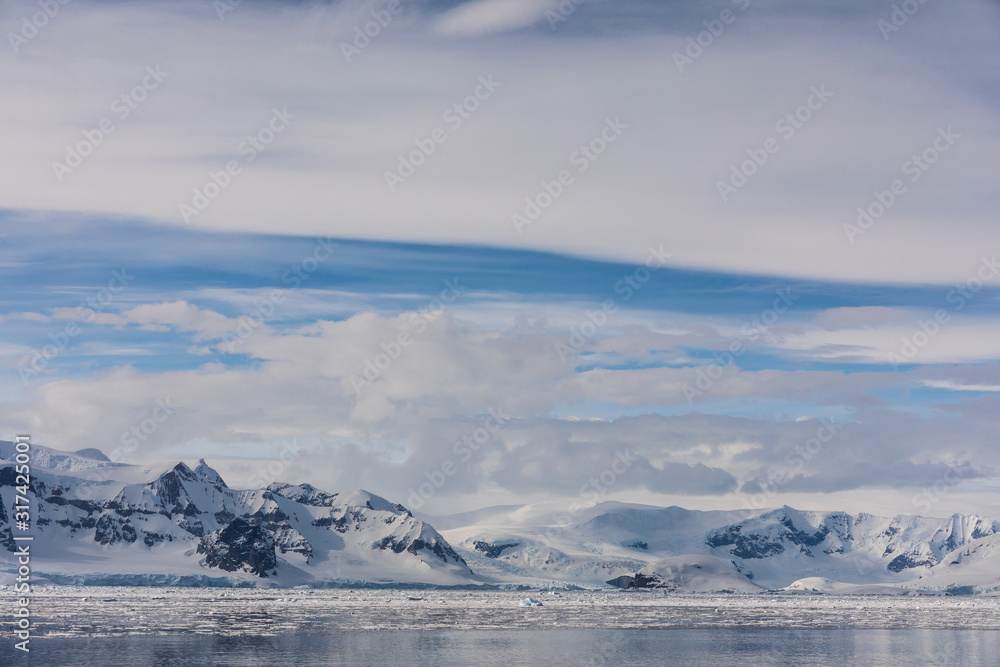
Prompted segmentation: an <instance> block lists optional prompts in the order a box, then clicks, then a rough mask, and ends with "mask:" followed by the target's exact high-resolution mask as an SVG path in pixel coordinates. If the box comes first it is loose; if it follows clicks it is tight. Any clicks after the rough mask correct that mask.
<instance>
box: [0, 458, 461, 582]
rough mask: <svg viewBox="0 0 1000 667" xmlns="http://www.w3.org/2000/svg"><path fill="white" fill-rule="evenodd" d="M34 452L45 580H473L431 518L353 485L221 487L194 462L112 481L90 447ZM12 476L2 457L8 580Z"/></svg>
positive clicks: (34, 500)
mask: <svg viewBox="0 0 1000 667" xmlns="http://www.w3.org/2000/svg"><path fill="white" fill-rule="evenodd" d="M40 449H41V448H33V451H32V454H33V461H32V463H33V464H34V466H35V467H33V469H32V478H31V483H30V486H29V490H28V497H29V502H30V506H31V508H32V513H33V521H32V531H31V534H33V535H34V541H33V542H32V552H33V554H34V557H33V560H32V566H33V568H34V570H35V575H36V577H42V578H45V579H48V580H49V581H53V582H56V583H58V582H80V583H98V582H122V583H129V582H133V583H145V582H149V581H162V582H177V583H196V584H204V583H212V582H213V581H212V580H215V583H219V584H235V583H240V582H244V583H245V582H254V583H266V584H272V583H273V584H277V585H297V584H316V583H323V582H345V583H348V582H361V581H366V582H372V583H377V582H386V583H426V584H437V585H458V584H470V583H472V584H474V583H479V582H480V580H478V579H477V578H476V577H475V575H473V573H472V571H471V570H470V569H469V567H468V565H467V564H466V563H465V562H464V561H463V560H462V558H461V556H459V555H458V554H457V553H456V552H455V551H454V550H453V549H452V548H451V546H450V545H449V544H448V542H447V541H446V540H445V539H444V538H443V537H442V536H441V535H440V534H439V533H438V532H437V531H436V530H434V528H433V527H431V526H430V525H429V524H427V523H425V522H424V521H421V520H419V519H416V518H414V517H413V515H412V514H411V513H410V512H409V510H407V509H406V508H405V507H403V506H402V505H394V504H392V503H390V502H389V501H387V500H385V499H383V498H380V497H378V496H375V495H372V494H370V493H368V492H365V491H355V492H352V493H347V494H336V493H325V492H323V491H320V490H318V489H316V488H313V487H312V486H310V485H308V484H301V485H297V486H293V485H290V484H271V485H270V486H269V487H267V488H265V489H253V490H237V489H231V488H229V487H228V486H227V485H226V483H225V481H223V479H222V477H221V476H220V475H219V474H218V473H217V472H216V471H215V470H213V469H212V468H211V467H209V466H208V465H207V464H206V463H205V462H204V461H201V462H200V463H199V465H198V466H197V467H195V468H194V469H191V468H190V467H188V466H187V465H185V464H184V463H178V464H176V465H175V466H174V467H172V468H170V469H169V470H167V471H166V472H164V473H162V474H160V475H159V476H157V477H155V478H154V479H152V480H150V481H148V482H146V483H130V482H122V481H117V480H115V479H112V478H108V477H107V476H105V475H101V474H95V473H94V471H95V470H96V469H99V468H103V467H106V466H102V465H99V464H101V463H103V462H105V461H106V459H103V455H101V454H100V453H99V452H96V453H94V452H84V453H79V452H78V453H77V454H75V455H66V456H65V457H60V456H54V455H52V454H51V452H43V453H42V455H40V456H38V457H37V458H34V455H35V454H36V453H38V451H39V450H40ZM88 456H92V457H94V458H90V459H88V460H89V461H90V462H91V463H92V464H93V465H91V464H90V463H87V462H86V461H84V460H83V459H87V458H88ZM102 459H103V461H102ZM42 462H44V463H45V464H49V463H52V464H53V466H54V468H55V469H54V470H51V469H50V470H46V469H45V468H43V467H42ZM67 470H72V473H67V472H65V471H67ZM134 474H135V473H134V471H129V474H127V475H126V477H128V476H130V475H133V476H134ZM15 484H16V474H15V469H14V466H13V465H12V464H11V463H10V462H3V463H0V498H2V504H0V547H2V548H3V549H4V550H3V551H0V555H3V554H6V555H7V556H8V558H7V560H6V563H4V567H3V568H2V569H3V571H5V572H7V573H8V574H7V577H8V578H9V577H11V576H13V575H12V574H10V573H12V572H14V570H15V569H16V568H15V567H14V560H13V558H11V557H10V554H9V553H7V552H11V551H13V550H14V541H13V539H12V526H11V519H12V516H11V512H10V508H12V507H13V506H14V494H15Z"/></svg>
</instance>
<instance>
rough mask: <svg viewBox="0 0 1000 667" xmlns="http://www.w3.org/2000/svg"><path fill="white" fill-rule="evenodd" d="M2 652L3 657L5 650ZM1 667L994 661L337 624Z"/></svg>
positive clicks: (982, 640) (683, 636) (929, 638)
mask: <svg viewBox="0 0 1000 667" xmlns="http://www.w3.org/2000/svg"><path fill="white" fill-rule="evenodd" d="M5 649H6V650H4V654H5V655H6V656H10V655H11V653H10V652H9V649H7V647H5ZM13 657H14V659H13V660H12V661H11V662H9V663H7V661H6V660H4V661H3V662H4V663H5V664H19V665H20V664H24V665H44V666H45V667H53V666H56V665H59V666H62V665H66V666H69V665H73V666H76V665H81V666H83V665H101V666H103V667H118V666H122V667H124V666H129V667H132V666H134V665H140V666H142V667H160V666H163V667H166V666H168V665H169V666H171V667H173V666H179V665H184V666H188V665H190V666H198V665H213V666H214V665H219V666H224V665H225V666H230V665H231V666H234V667H235V666H238V665H239V666H244V665H246V666H250V665H253V666H257V665H261V666H263V665H289V666H303V667H304V666H309V665H316V666H319V665H352V666H353V665H379V666H390V665H435V666H438V665H442V666H443V665H463V666H464V665H581V666H587V665H695V666H697V665H706V666H709V665H710V666H711V667H727V666H729V665H733V666H736V665H739V666H740V667H745V666H746V665H783V666H784V665H866V666H879V665H887V666H888V665H892V666H894V667H895V666H899V665H956V666H958V665H962V666H970V667H971V666H975V665H998V664H1000V632H998V631H995V630H940V629H932V630H928V629H923V630H861V629H830V630H792V629H789V630H767V629H764V630H762V629H739V628H731V629H697V630H682V629H677V630H618V629H616V630H603V629H557V628H554V629H546V630H503V629H495V630H402V631H399V630H397V631H377V630H375V631H372V630H367V631H365V630H346V631H345V630H340V629H332V630H331V631H330V632H326V633H313V632H310V633H298V632H292V633H286V634H282V635H278V636H273V637H252V636H242V637H219V636H204V635H173V636H156V635H153V636H149V635H146V636H141V635H126V636H119V637H73V638H65V637H55V638H38V639H37V640H34V641H32V651H31V653H30V655H27V656H25V655H21V656H13Z"/></svg>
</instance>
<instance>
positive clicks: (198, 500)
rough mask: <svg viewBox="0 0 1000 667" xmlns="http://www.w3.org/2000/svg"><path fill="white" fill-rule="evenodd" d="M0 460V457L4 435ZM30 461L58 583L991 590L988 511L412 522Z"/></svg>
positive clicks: (313, 501)
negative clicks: (985, 513) (930, 514)
mask: <svg viewBox="0 0 1000 667" xmlns="http://www.w3.org/2000/svg"><path fill="white" fill-rule="evenodd" d="M0 455H3V456H4V458H7V459H10V458H12V456H13V448H12V447H11V446H10V445H9V443H0ZM32 456H33V460H32V465H33V469H32V482H31V485H30V489H29V497H30V502H31V506H32V511H33V512H34V515H33V516H34V521H33V526H32V528H33V531H32V532H33V534H34V535H35V541H34V542H33V552H34V554H35V556H34V558H33V561H32V565H33V567H34V568H35V573H36V575H37V576H41V577H43V578H46V579H48V580H49V581H53V582H57V583H58V582H66V583H73V582H88V583H98V582H106V583H147V582H162V583H168V582H174V583H191V584H206V583H216V584H228V585H231V584H255V585H285V586H288V585H298V584H309V585H324V584H328V583H358V582H370V583H386V584H391V583H422V584H433V585H477V584H497V585H527V586H560V587H564V586H587V587H607V586H619V587H622V588H630V589H636V588H659V589H665V590H671V591H686V592H696V591H721V590H729V591H740V592H751V591H763V590H768V589H778V588H785V589H788V590H791V591H796V590H797V591H823V590H826V591H845V590H851V591H873V590H883V587H894V588H893V590H898V589H900V588H903V589H924V590H939V591H943V590H951V591H961V592H972V591H977V592H983V591H1000V522H997V521H993V520H990V519H986V518H984V517H981V516H978V515H975V514H972V515H957V514H956V515H954V516H952V517H950V518H947V519H934V518H927V517H920V516H910V515H900V516H895V517H877V516H873V515H870V514H857V515H850V514H845V513H843V512H804V511H799V510H795V509H793V508H790V507H782V508H779V509H770V510H761V511H739V512H736V511H733V512H726V511H695V510H686V509H682V508H680V507H667V508H662V507H651V506H644V505H631V504H622V503H615V502H605V503H600V504H597V505H594V506H592V507H588V508H585V509H579V508H576V509H573V510H572V511H571V512H569V513H566V512H563V511H560V509H559V508H558V507H555V506H552V505H546V504H536V505H525V506H507V507H494V508H486V509H482V510H477V511H474V512H467V513H464V514H456V515H451V516H442V517H424V516H422V517H415V516H414V515H413V514H412V513H411V512H410V511H409V510H408V509H406V508H405V507H403V506H402V505H398V504H394V503H392V502H390V501H388V500H385V499H384V498H380V497H378V496H375V495H372V494H370V493H368V492H365V491H354V492H350V493H339V494H338V493H327V492H324V491H320V490H319V489H316V488H314V487H312V486H310V485H308V484H299V485H292V484H286V483H274V484H271V485H270V486H268V487H267V488H263V489H248V490H237V489H231V488H229V487H228V486H227V485H226V482H225V481H224V480H223V479H222V477H221V476H220V475H219V474H218V473H217V472H216V471H215V470H213V469H212V468H211V467H209V466H208V464H206V463H205V461H201V462H200V463H199V464H198V465H197V466H196V467H195V468H193V469H192V468H190V467H188V466H187V465H185V464H184V463H177V464H174V465H172V466H163V467H160V468H158V467H156V466H154V467H151V468H139V467H137V466H127V465H123V464H116V463H113V462H110V461H108V460H107V459H106V458H105V457H104V455H103V454H101V453H100V452H99V451H97V450H82V451H79V452H75V453H72V454H71V453H66V452H59V451H57V450H53V449H49V448H43V447H38V446H34V447H33V448H32ZM15 483H16V475H15V471H14V467H13V464H12V462H11V461H10V460H6V461H3V460H0V499H2V504H0V583H3V582H4V580H5V579H10V578H12V576H13V575H12V573H13V572H14V570H15V567H14V560H13V558H11V555H10V553H9V552H10V551H13V549H14V542H13V540H12V526H11V524H10V522H11V519H12V518H13V517H12V515H11V508H12V507H13V504H14V500H13V496H14V493H15V488H14V485H15ZM432 523H433V524H434V525H436V526H438V527H439V528H440V529H441V532H440V533H439V532H438V531H437V530H435V528H434V527H432V525H431V524H432ZM452 545H454V547H453V546H452ZM4 556H6V557H7V558H6V560H4Z"/></svg>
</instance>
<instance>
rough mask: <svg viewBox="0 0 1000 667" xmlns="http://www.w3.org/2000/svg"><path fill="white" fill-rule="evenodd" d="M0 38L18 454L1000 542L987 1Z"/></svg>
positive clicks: (4, 388) (503, 7)
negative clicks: (901, 528) (805, 520)
mask: <svg viewBox="0 0 1000 667" xmlns="http://www.w3.org/2000/svg"><path fill="white" fill-rule="evenodd" d="M46 7H48V13H47V14H46V13H45V12H46V9H45V8H46ZM0 26H2V27H3V31H4V33H5V35H6V41H7V44H6V45H5V46H4V47H0V52H2V53H0V58H2V59H3V64H2V66H0V85H2V89H3V90H4V92H5V95H4V99H3V102H0V113H2V117H3V119H4V122H2V123H0V141H2V143H3V146H4V147H5V148H4V151H3V154H2V156H0V179H2V182H3V183H4V184H5V187H4V188H3V189H2V190H0V280H2V283H0V284H2V285H3V286H4V287H5V289H4V290H3V292H2V293H0V367H2V368H3V372H4V373H5V376H6V382H4V383H2V384H0V424H3V425H4V426H3V428H2V429H0V436H2V437H4V438H9V437H10V436H12V435H13V434H14V433H17V432H30V433H32V435H33V437H34V439H35V441H36V442H39V443H42V444H48V445H51V446H53V447H56V448H58V449H66V450H76V449H82V448H89V447H96V448H99V449H101V450H102V451H104V452H105V453H106V454H107V455H108V456H111V457H112V458H114V459H115V460H120V461H123V462H128V463H137V464H141V465H147V464H148V465H152V464H153V462H161V461H176V460H179V459H183V460H185V461H188V462H190V463H194V462H196V461H197V460H198V459H200V458H205V459H206V460H208V461H209V462H210V463H211V464H212V465H213V466H214V467H216V468H217V469H219V471H220V472H221V473H222V474H223V476H224V477H225V478H226V479H227V481H228V482H229V483H230V485H231V486H237V487H240V486H246V487H249V486H263V485H265V484H267V483H270V482H272V481H291V482H309V483H312V484H314V485H315V486H317V487H319V488H323V489H327V490H331V491H337V490H347V489H353V488H366V489H368V490H370V491H372V492H374V493H377V494H379V495H383V496H385V497H387V498H389V499H391V500H393V501H394V502H403V503H404V504H408V505H409V506H411V507H412V508H414V509H419V510H421V511H425V512H429V513H436V514H445V513H449V512H455V511H462V510H467V509H474V508H478V507H484V506H488V505H493V504H516V503H524V502H537V501H549V500H559V501H561V502H567V503H590V502H594V501H598V500H612V499H614V500H624V501H628V502H636V503H645V504H655V505H668V504H676V505H681V506H684V507H690V508H740V507H750V508H764V507H774V506H781V505H783V504H788V505H792V506H794V507H799V508H803V509H823V510H847V511H862V510H863V511H869V512H873V513H913V514H917V513H919V514H926V515H941V516H947V515H948V514H951V513H952V512H955V511H962V512H980V513H983V514H987V515H990V514H991V513H992V515H993V516H1000V500H998V499H1000V496H998V494H997V490H998V487H1000V467H998V463H1000V451H998V448H997V447H996V444H997V441H998V437H1000V420H998V415H1000V410H998V407H1000V402H998V397H1000V366H998V361H1000V335H998V334H1000V308H998V305H1000V289H998V288H1000V264H998V257H997V255H998V252H1000V247H998V246H1000V243H998V242H997V241H998V235H997V231H996V224H995V211H996V210H997V209H998V204H1000V201H998V200H1000V195H998V191H997V189H996V187H995V181H996V175H997V167H998V162H997V157H996V156H997V155H1000V132H998V127H997V124H998V114H997V110H998V107H1000V104H998V102H1000V100H998V90H1000V87H998V86H997V83H998V72H1000V67H998V65H1000V48H998V46H997V45H998V44H1000V41H998V39H997V37H998V33H1000V8H998V6H997V5H996V4H995V3H989V2H981V1H969V0H965V1H959V2H954V3H948V4H947V5H945V4H941V3H933V2H926V3H923V4H920V3H918V2H915V0H914V1H913V2H910V3H896V4H893V3H888V2H875V3H871V2H866V3H862V2H816V3H809V4H808V5H807V6H806V5H801V4H793V3H780V2H765V1H763V0H738V1H735V2H730V1H728V0H727V1H726V2H698V3H694V2H652V1H650V2H643V1H640V0H624V1H620V2H611V1H599V0H582V1H581V0H565V1H564V2H561V3H560V2H547V1H546V0H468V1H466V2H430V1H426V2H408V1H406V0H399V2H382V1H381V0H379V1H376V2H367V3H358V2H327V3H319V2H252V1H251V0H245V1H244V2H242V3H237V2H234V1H233V0H215V1H214V2H210V1H209V0H199V1H198V2H170V3H156V2H93V1H92V0H72V1H71V2H67V3H66V4H59V3H55V4H53V5H46V4H45V3H42V5H39V4H38V3H30V2H11V3H6V4H5V5H4V7H3V9H2V10H0ZM4 49H6V50H4Z"/></svg>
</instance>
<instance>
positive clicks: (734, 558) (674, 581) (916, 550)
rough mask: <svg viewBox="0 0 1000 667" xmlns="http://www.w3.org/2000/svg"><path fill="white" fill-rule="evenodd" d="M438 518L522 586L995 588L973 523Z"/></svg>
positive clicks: (977, 522)
mask: <svg viewBox="0 0 1000 667" xmlns="http://www.w3.org/2000/svg"><path fill="white" fill-rule="evenodd" d="M463 519H464V520H463ZM432 520H433V521H434V522H435V523H436V524H438V525H440V526H441V527H442V534H443V535H444V536H445V537H446V538H447V539H448V540H449V541H450V542H451V543H452V544H454V545H455V548H456V550H457V551H458V552H459V553H460V554H461V555H462V556H463V557H464V558H465V559H466V561H467V562H468V563H469V565H470V566H471V567H472V568H473V569H474V570H475V571H476V572H479V573H482V574H484V575H487V576H491V577H493V578H497V579H503V580H507V581H515V582H519V583H535V584H538V583H542V584H549V585H551V584H558V583H562V584H565V583H572V584H578V585H599V584H601V583H611V584H613V585H618V586H621V587H628V588H642V587H660V588H668V589H673V590H685V591H694V590H699V589H700V590H748V589H747V587H746V586H745V585H741V586H735V585H734V583H733V579H732V576H731V575H732V574H734V573H735V574H737V575H739V577H741V578H742V581H740V580H739V579H737V580H736V581H740V583H741V584H746V583H749V584H751V586H750V589H757V590H766V589H777V588H784V587H787V586H790V585H791V584H793V583H794V582H796V581H797V580H800V579H805V578H809V577H820V578H825V579H829V580H833V581H835V582H844V583H849V584H858V585H878V584H885V585H892V586H897V587H900V586H901V587H907V588H912V589H934V590H949V589H951V590H955V589H959V588H963V587H971V588H972V589H975V590H977V591H1000V534H998V533H1000V522H997V521H992V520H989V519H986V518H983V517H980V516H978V515H974V514H973V515H954V516H952V517H950V518H948V519H935V518H927V517H920V516H909V515H900V516H895V517H891V518H890V517H876V516H872V515H870V514H858V515H849V514H846V513H843V512H803V511H799V510H795V509H793V508H791V507H782V508H779V509H771V510H762V511H748V512H744V511H740V512H726V511H707V512H706V511H694V510H686V509H683V508H680V507H668V508H658V507H648V506H641V505H626V504H621V503H612V502H608V503H601V504H598V505H596V506H594V507H591V508H588V509H586V510H583V511H577V512H576V513H575V515H573V516H571V517H570V516H567V515H561V514H560V513H559V512H558V511H552V510H551V509H546V508H543V507H539V506H525V507H518V508H509V507H508V508H498V509H497V510H496V511H491V510H480V511H479V512H476V513H470V514H469V515H465V516H463V517H461V518H459V517H440V518H433V519H432ZM719 563H722V564H723V565H724V566H725V568H728V569H724V570H719V569H718V564H719ZM695 575H697V576H695ZM665 582H666V583H665Z"/></svg>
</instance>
